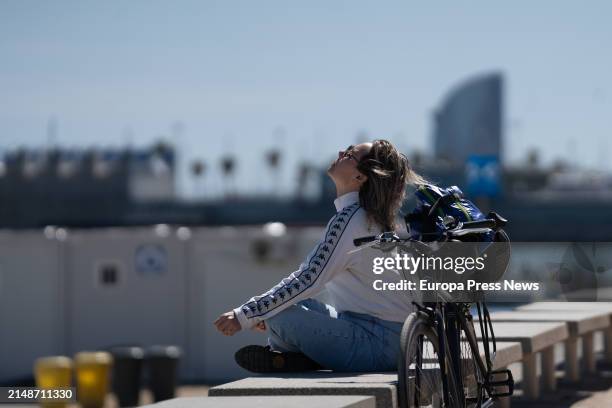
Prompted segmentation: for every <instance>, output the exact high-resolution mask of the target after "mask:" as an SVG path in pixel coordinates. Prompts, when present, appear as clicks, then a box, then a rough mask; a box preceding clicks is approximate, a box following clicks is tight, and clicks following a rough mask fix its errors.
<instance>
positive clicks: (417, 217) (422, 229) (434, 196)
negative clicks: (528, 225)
mask: <svg viewBox="0 0 612 408" xmlns="http://www.w3.org/2000/svg"><path fill="white" fill-rule="evenodd" d="M415 197H416V201H417V204H416V207H415V209H414V210H413V211H412V212H410V213H408V214H407V215H406V216H405V217H404V220H405V222H406V228H407V230H408V232H409V234H410V238H411V239H415V240H418V241H422V242H431V241H436V240H437V239H438V238H439V237H441V236H442V234H443V233H444V232H445V231H447V230H450V229H452V228H455V227H457V226H460V224H463V226H464V227H465V226H467V225H470V224H471V225H472V227H469V228H475V229H473V230H472V231H474V233H468V234H465V235H462V236H461V237H458V238H456V239H453V241H461V242H472V243H473V244H472V245H474V247H473V249H474V252H475V253H478V254H485V253H486V254H487V255H488V260H487V265H488V267H487V270H486V276H485V277H483V278H481V280H482V281H485V279H486V281H490V282H495V281H497V280H499V279H501V277H502V276H503V274H504V273H505V271H506V270H507V268H508V265H509V262H510V252H511V249H510V238H509V237H508V235H507V234H506V232H505V231H504V230H503V229H502V228H501V227H503V226H504V225H505V224H506V223H507V220H505V219H504V218H502V217H501V216H499V215H498V214H497V213H495V212H492V211H491V212H489V214H487V216H485V215H484V214H483V213H482V211H480V209H479V208H478V207H477V206H476V205H475V204H474V203H473V202H472V201H470V200H468V199H467V198H465V196H464V195H463V192H462V191H461V189H460V188H459V187H457V186H450V187H447V188H442V187H438V186H435V185H433V184H421V185H419V186H418V187H417V190H416V192H415ZM491 220H495V224H496V227H495V228H493V229H491V228H487V227H485V228H478V227H473V226H474V225H477V224H479V223H478V222H479V221H483V223H487V222H490V221H491ZM481 224H482V223H481ZM494 243H495V244H494ZM464 248H465V247H464ZM467 248H470V247H469V246H468V247H467ZM455 249H456V247H455ZM441 252H445V251H444V250H441Z"/></svg>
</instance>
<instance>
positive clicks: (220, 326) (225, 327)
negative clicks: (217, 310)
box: [215, 310, 242, 336]
mask: <svg viewBox="0 0 612 408" xmlns="http://www.w3.org/2000/svg"><path fill="white" fill-rule="evenodd" d="M215 326H216V327H217V330H219V331H220V332H221V333H223V334H225V335H226V336H233V335H234V334H235V333H236V332H238V331H240V329H241V328H242V327H240V322H239V321H238V319H236V315H235V314H234V311H233V310H232V311H229V312H227V313H223V314H222V315H221V316H219V317H218V318H217V320H215Z"/></svg>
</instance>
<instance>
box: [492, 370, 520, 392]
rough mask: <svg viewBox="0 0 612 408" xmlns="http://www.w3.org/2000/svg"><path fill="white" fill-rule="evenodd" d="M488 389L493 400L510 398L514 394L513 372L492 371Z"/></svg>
mask: <svg viewBox="0 0 612 408" xmlns="http://www.w3.org/2000/svg"><path fill="white" fill-rule="evenodd" d="M486 388H487V391H488V392H489V395H490V396H491V398H501V397H510V396H511V395H512V394H513V393H514V378H513V377H512V371H510V370H508V369H502V370H493V371H490V372H489V378H488V381H487V383H486Z"/></svg>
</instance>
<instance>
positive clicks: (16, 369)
mask: <svg viewBox="0 0 612 408" xmlns="http://www.w3.org/2000/svg"><path fill="white" fill-rule="evenodd" d="M47 232H48V234H47V235H48V237H46V236H45V234H44V233H43V232H42V231H30V232H19V233H17V232H13V231H3V232H0V244H1V245H0V361H1V362H2V364H0V382H10V381H11V380H17V379H20V378H27V377H28V376H32V375H33V373H32V367H33V364H34V361H35V359H36V358H38V357H42V356H47V355H58V354H64V355H68V356H72V355H74V354H75V353H76V352H78V351H82V350H99V349H106V348H108V347H111V346H113V345H126V344H135V345H141V346H144V347H146V346H150V345H153V344H175V345H178V346H180V347H181V348H182V349H183V351H184V356H183V358H182V360H181V366H180V374H181V378H182V380H183V381H207V382H216V381H226V380H230V379H235V378H239V377H241V376H244V375H245V374H246V372H244V371H243V370H241V369H240V368H239V367H238V366H237V365H236V364H235V362H234V360H233V354H234V352H235V351H236V350H237V349H238V348H239V347H241V346H243V345H246V344H265V342H266V338H265V336H264V335H263V334H261V333H257V332H254V331H248V332H240V333H239V334H237V335H236V336H233V337H225V336H222V335H221V334H220V333H218V332H217V331H216V329H215V328H214V326H213V321H214V320H215V319H216V318H217V316H219V314H221V313H223V312H226V311H229V310H231V309H232V308H234V307H236V306H239V305H240V304H242V303H243V302H244V301H246V300H248V299H249V298H250V297H251V296H254V295H258V294H260V293H262V292H264V291H265V290H267V289H269V288H270V287H271V286H273V285H275V284H276V283H278V281H280V280H281V279H282V278H284V277H285V276H287V275H288V274H289V273H291V272H292V271H294V270H295V269H296V268H297V267H298V266H299V264H300V262H301V261H302V260H303V258H304V257H305V256H306V255H307V254H308V252H310V250H311V249H312V246H313V245H314V244H315V243H316V241H317V240H318V239H319V237H320V234H322V232H323V231H322V228H298V229H292V230H288V231H287V233H286V234H284V235H282V236H279V237H274V236H272V235H270V234H269V233H265V232H264V230H263V229H262V228H261V227H239V228H236V227H220V228H197V229H187V228H180V229H177V228H174V227H167V226H157V227H147V228H109V229H93V230H69V231H63V230H62V231H59V232H58V231H53V230H50V231H47Z"/></svg>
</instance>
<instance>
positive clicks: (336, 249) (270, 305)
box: [234, 203, 359, 329]
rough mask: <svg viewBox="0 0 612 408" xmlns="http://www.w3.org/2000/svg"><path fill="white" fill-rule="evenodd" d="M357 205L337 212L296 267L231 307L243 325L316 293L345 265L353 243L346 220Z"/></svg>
mask: <svg viewBox="0 0 612 408" xmlns="http://www.w3.org/2000/svg"><path fill="white" fill-rule="evenodd" d="M358 209H359V205H358V204H357V203H355V204H353V205H350V206H348V207H345V208H344V209H343V210H342V211H340V212H338V213H337V214H336V215H335V216H334V217H333V218H332V219H331V220H330V221H329V223H328V224H327V227H326V228H325V233H324V235H323V238H322V239H321V241H319V243H318V244H317V245H316V246H315V248H314V249H313V250H312V251H311V252H310V254H308V256H307V257H306V259H305V260H304V262H302V264H301V265H300V267H299V268H298V270H296V271H295V272H293V273H292V274H291V275H289V276H288V277H286V278H285V279H283V280H281V281H280V282H279V283H278V284H277V285H276V286H274V287H273V288H271V289H270V290H268V291H267V292H265V293H263V294H261V295H259V296H255V297H253V298H251V299H250V300H249V301H247V302H246V303H244V304H243V305H241V306H239V307H237V308H235V309H234V313H235V314H236V318H237V319H238V321H239V322H240V326H241V327H242V328H243V329H247V328H248V329H250V328H252V327H253V326H255V325H256V324H257V323H259V322H261V321H262V320H265V319H268V318H270V317H272V316H274V315H275V314H277V313H279V312H281V311H283V310H284V309H286V308H287V307H289V306H291V305H293V304H295V303H297V302H300V301H302V300H304V299H307V298H309V297H312V296H314V295H316V294H317V293H318V292H320V291H321V290H322V289H323V287H324V285H325V283H327V282H329V281H330V280H331V279H332V278H333V277H334V276H335V275H336V273H337V272H339V271H341V270H342V269H344V268H345V266H346V265H347V263H348V260H349V256H350V255H349V254H348V252H349V251H350V250H351V249H352V248H353V247H354V245H353V238H354V237H353V234H351V233H350V229H351V226H350V221H351V219H352V218H353V216H354V215H355V213H356V212H357V210H358Z"/></svg>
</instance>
